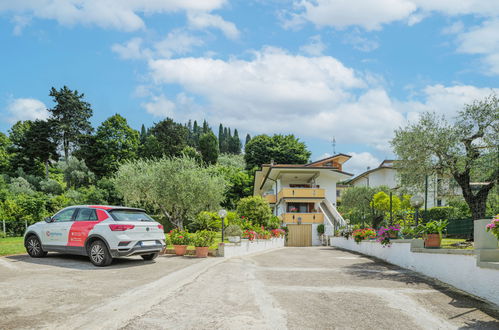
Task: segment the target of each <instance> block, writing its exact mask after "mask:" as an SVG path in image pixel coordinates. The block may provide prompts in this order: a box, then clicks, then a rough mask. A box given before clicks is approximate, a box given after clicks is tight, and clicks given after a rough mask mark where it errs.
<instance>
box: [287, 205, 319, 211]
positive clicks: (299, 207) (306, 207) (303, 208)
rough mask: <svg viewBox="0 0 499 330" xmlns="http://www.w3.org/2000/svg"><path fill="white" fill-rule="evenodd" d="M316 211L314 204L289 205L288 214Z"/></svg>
mask: <svg viewBox="0 0 499 330" xmlns="http://www.w3.org/2000/svg"><path fill="white" fill-rule="evenodd" d="M313 209H314V203H288V204H287V212H290V213H308V212H312V211H313Z"/></svg>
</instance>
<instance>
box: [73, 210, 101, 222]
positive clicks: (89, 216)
mask: <svg viewBox="0 0 499 330" xmlns="http://www.w3.org/2000/svg"><path fill="white" fill-rule="evenodd" d="M97 220H98V219H97V213H95V210H94V209H79V210H78V214H77V215H76V218H75V221H97Z"/></svg>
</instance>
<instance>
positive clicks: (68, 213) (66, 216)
mask: <svg viewBox="0 0 499 330" xmlns="http://www.w3.org/2000/svg"><path fill="white" fill-rule="evenodd" d="M74 212H75V209H67V210H62V211H61V212H59V213H57V214H56V215H54V216H53V217H52V220H53V221H54V222H61V221H72V220H73V213H74Z"/></svg>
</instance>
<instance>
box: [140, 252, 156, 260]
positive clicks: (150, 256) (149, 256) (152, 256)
mask: <svg viewBox="0 0 499 330" xmlns="http://www.w3.org/2000/svg"><path fill="white" fill-rule="evenodd" d="M158 254H159V253H151V254H143V255H141V257H142V259H144V260H154V259H156V257H157V256H158Z"/></svg>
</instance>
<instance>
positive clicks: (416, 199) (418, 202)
mask: <svg viewBox="0 0 499 330" xmlns="http://www.w3.org/2000/svg"><path fill="white" fill-rule="evenodd" d="M410 202H411V206H412V207H413V208H415V209H416V215H415V220H416V226H417V225H418V217H419V208H420V207H421V206H422V205H423V203H424V199H423V197H421V196H419V195H414V196H412V197H411V200H410Z"/></svg>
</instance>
